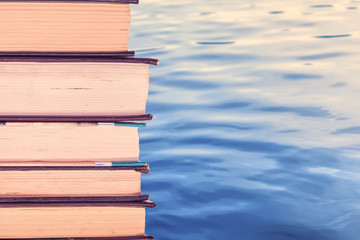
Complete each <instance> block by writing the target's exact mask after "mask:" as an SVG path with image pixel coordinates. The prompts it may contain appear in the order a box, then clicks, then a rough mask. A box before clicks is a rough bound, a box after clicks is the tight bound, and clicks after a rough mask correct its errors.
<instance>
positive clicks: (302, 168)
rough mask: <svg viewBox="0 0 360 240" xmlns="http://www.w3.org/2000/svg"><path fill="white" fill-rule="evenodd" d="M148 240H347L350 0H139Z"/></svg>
mask: <svg viewBox="0 0 360 240" xmlns="http://www.w3.org/2000/svg"><path fill="white" fill-rule="evenodd" d="M132 13H133V14H132V29H131V36H130V42H131V44H130V47H131V48H132V49H134V50H136V52H137V56H141V57H154V58H159V59H160V66H158V67H154V68H152V69H151V84H150V94H149V102H148V105H147V112H148V113H153V114H154V120H153V121H152V122H150V123H149V124H148V127H147V128H144V129H141V130H140V136H141V142H140V144H141V158H142V160H143V161H147V162H149V163H150V167H151V173H150V175H148V176H143V178H142V180H143V192H144V193H150V194H151V196H152V200H153V201H155V202H157V204H158V206H157V207H156V208H155V209H150V210H148V211H147V233H148V234H151V235H154V237H155V238H156V239H159V240H161V239H179V240H180V239H181V240H183V239H197V240H201V239H204V240H205V239H206V240H211V239H251V240H253V239H275V240H282V239H306V240H309V239H315V240H322V239H341V240H346V239H354V240H355V239H356V240H357V239H358V238H359V236H360V228H359V224H360V201H359V197H360V181H359V180H360V174H359V171H360V138H359V134H360V111H359V110H358V109H359V107H360V102H358V101H359V100H360V97H359V90H360V80H359V73H360V68H359V66H360V65H359V62H360V58H359V51H360V44H359V40H360V39H359V38H360V30H359V29H360V28H359V24H360V15H359V13H360V1H358V0H357V1H345V0H337V1H307V0H294V1H288V0H284V1H280V0H255V1H250V0H243V1H239V0H237V1H234V0H228V1H220V0H199V1H190V0H181V1H180V0H171V1H169V0H146V1H145V0H142V1H141V2H140V4H139V5H136V6H132Z"/></svg>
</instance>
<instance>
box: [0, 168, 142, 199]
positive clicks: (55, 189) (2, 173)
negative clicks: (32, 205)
mask: <svg viewBox="0 0 360 240" xmlns="http://www.w3.org/2000/svg"><path fill="white" fill-rule="evenodd" d="M141 173H149V166H148V165H147V164H146V163H144V164H143V166H136V165H135V166H132V167H130V166H125V167H103V166H92V167H90V166H83V167H81V166H73V167H72V166H0V203H1V202H4V201H9V199H10V198H17V199H18V200H17V201H21V202H23V201H24V199H26V200H27V201H30V200H32V201H38V200H40V199H42V198H44V197H47V198H50V197H52V198H55V199H67V198H79V197H82V199H87V201H90V200H91V198H90V197H104V196H112V197H127V199H128V200H129V199H130V200H131V201H136V199H137V198H139V197H141V179H140V177H141V176H140V175H141ZM129 197H130V198H129ZM120 199H121V198H120ZM13 201H15V200H13ZM117 201H118V200H117Z"/></svg>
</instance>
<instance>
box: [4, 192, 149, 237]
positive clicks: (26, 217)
mask: <svg viewBox="0 0 360 240" xmlns="http://www.w3.org/2000/svg"><path fill="white" fill-rule="evenodd" d="M145 207H155V204H154V203H153V202H150V201H141V202H114V201H111V200H105V201H104V200H102V201H96V202H90V203H89V202H47V200H46V199H44V201H42V202H38V203H0V212H1V214H0V229H1V231H0V239H52V240H54V239H94V240H100V239H104V240H105V239H109V240H120V239H124V240H125V239H128V240H130V239H152V237H151V236H146V235H145Z"/></svg>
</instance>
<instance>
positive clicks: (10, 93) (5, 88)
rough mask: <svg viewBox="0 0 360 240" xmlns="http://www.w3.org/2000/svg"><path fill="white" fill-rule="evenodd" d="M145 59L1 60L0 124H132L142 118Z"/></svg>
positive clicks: (152, 61)
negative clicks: (23, 122) (129, 122)
mask: <svg viewBox="0 0 360 240" xmlns="http://www.w3.org/2000/svg"><path fill="white" fill-rule="evenodd" d="M157 63H158V61H157V60H156V59H148V58H55V57H47V58H41V57H38V58H29V57H0V121H109V122H116V121H131V120H149V119H151V116H150V115H145V107H146V101H147V97H148V89H149V64H157Z"/></svg>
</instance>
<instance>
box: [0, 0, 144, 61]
mask: <svg viewBox="0 0 360 240" xmlns="http://www.w3.org/2000/svg"><path fill="white" fill-rule="evenodd" d="M137 3H138V1H137V0H77V1H72V0H49V1H35V0H7V1H4V0H1V1H0V32H1V38H0V55H17V56H19V55H27V56H53V55H56V56H59V55H61V56H131V55H134V52H133V51H128V42H129V30H130V4H137Z"/></svg>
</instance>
